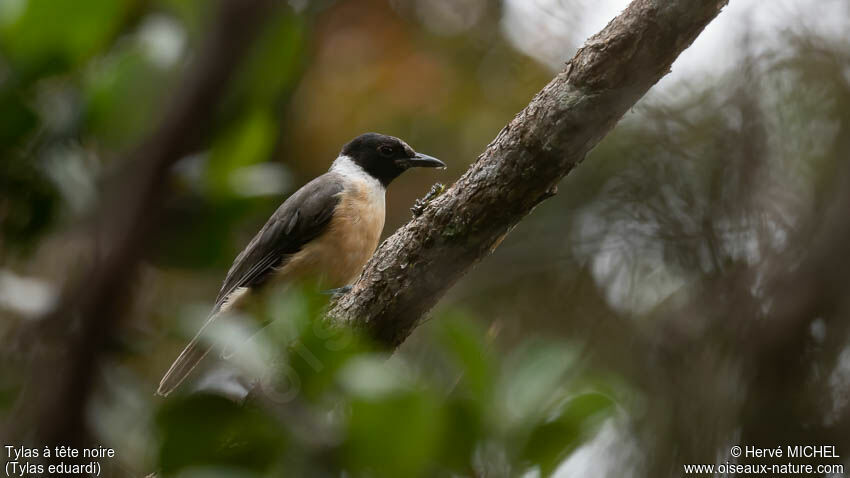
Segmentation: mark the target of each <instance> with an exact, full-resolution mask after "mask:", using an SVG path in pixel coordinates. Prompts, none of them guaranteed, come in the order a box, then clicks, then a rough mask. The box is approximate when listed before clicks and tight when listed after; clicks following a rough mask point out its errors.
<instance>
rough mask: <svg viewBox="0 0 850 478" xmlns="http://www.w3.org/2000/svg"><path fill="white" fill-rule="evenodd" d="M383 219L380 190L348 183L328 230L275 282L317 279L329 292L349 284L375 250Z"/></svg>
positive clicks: (294, 258) (355, 181) (361, 182)
mask: <svg viewBox="0 0 850 478" xmlns="http://www.w3.org/2000/svg"><path fill="white" fill-rule="evenodd" d="M384 216H385V204H384V190H383V188H382V187H376V186H375V185H374V184H372V182H370V181H367V180H362V179H359V178H357V179H348V180H347V181H346V184H345V191H344V192H343V193H341V195H340V202H339V204H337V207H336V209H335V211H334V215H333V218H332V219H331V222H330V224H329V225H328V228H327V229H326V230H325V231H324V232H323V233H322V234H321V235H320V236H319V237H318V238H316V239H314V240H313V241H311V242H310V243H309V244H307V245H306V246H304V247H303V248H302V249H301V251H299V252H298V253H296V254H295V255H293V256H292V258H290V260H289V261H288V262H287V263H286V265H284V266H283V267H282V268H281V270H280V272H279V274H278V278H279V279H283V280H291V279H293V278H296V277H301V276H305V275H309V276H314V277H320V278H321V279H322V282H323V284H324V285H325V286H327V287H329V288H336V287H342V286H344V285H347V284H351V283H352V282H354V280H355V279H357V276H358V274H360V271H361V270H362V269H363V266H364V265H365V264H366V262H367V261H368V260H369V258H370V257H372V254H373V253H374V252H375V249H376V248H377V247H378V241H379V239H380V238H381V231H383V229H384Z"/></svg>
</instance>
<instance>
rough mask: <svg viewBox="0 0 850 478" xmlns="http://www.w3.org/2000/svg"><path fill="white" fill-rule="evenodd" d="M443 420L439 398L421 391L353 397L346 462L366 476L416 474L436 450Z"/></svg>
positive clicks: (422, 472) (424, 469)
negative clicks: (373, 396) (371, 397)
mask: <svg viewBox="0 0 850 478" xmlns="http://www.w3.org/2000/svg"><path fill="white" fill-rule="evenodd" d="M444 420H445V417H444V414H443V410H442V408H441V407H440V403H439V399H438V397H435V396H433V395H431V394H430V393H427V392H426V391H419V390H409V391H406V392H399V393H392V394H389V395H386V396H381V397H378V398H374V399H365V398H357V399H354V400H353V401H352V403H351V407H350V417H349V424H348V430H347V436H346V440H345V443H344V445H343V448H344V452H343V454H344V457H345V462H346V464H347V466H348V467H350V468H351V469H352V470H356V471H358V472H362V473H365V474H367V475H370V476H376V477H399V476H405V477H415V476H421V475H423V474H424V473H425V472H426V471H427V469H428V467H429V466H430V465H431V462H432V460H433V459H434V455H435V453H436V451H437V450H438V447H439V445H440V439H441V437H442V435H443V427H444Z"/></svg>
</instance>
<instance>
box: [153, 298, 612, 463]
mask: <svg viewBox="0 0 850 478" xmlns="http://www.w3.org/2000/svg"><path fill="white" fill-rule="evenodd" d="M313 290H314V287H313V286H311V285H310V284H307V285H305V286H304V287H301V288H298V289H295V290H289V291H287V292H283V291H274V292H271V293H269V294H266V295H265V297H264V299H263V300H261V301H259V302H258V305H257V307H255V308H253V309H252V310H251V312H252V315H253V316H254V317H255V318H257V319H258V320H259V323H260V324H263V323H267V321H268V320H269V319H271V318H272V317H277V318H279V319H278V320H276V321H274V322H271V323H270V324H269V325H267V326H266V327H265V328H264V329H262V330H259V329H257V330H256V331H255V332H251V333H250V334H253V335H254V338H253V339H252V341H253V344H252V346H251V350H271V351H273V352H272V355H274V356H275V357H276V358H272V359H269V358H268V357H265V358H264V360H262V362H263V363H267V364H269V363H270V364H274V365H273V366H272V367H271V369H269V370H266V371H265V372H261V374H262V375H264V376H265V377H266V379H265V380H264V383H267V385H264V386H263V387H262V388H261V389H262V390H263V391H262V392H260V395H258V396H259V397H265V398H257V397H258V396H255V397H253V398H251V397H249V399H248V402H247V403H246V404H245V405H242V406H239V405H234V404H232V403H230V402H228V401H226V400H223V399H219V398H215V397H211V396H206V395H200V396H189V397H176V398H174V399H172V400H171V401H170V402H169V403H167V404H166V405H165V406H164V407H163V408H162V410H161V411H160V412H159V419H158V424H159V427H160V430H161V433H160V434H161V436H162V437H163V438H162V441H161V444H160V452H159V460H160V465H159V466H160V468H161V469H162V470H163V471H164V472H166V473H174V472H177V471H179V470H182V469H211V468H210V467H222V466H227V467H230V468H233V469H234V470H238V471H239V472H240V473H241V472H245V471H251V472H257V473H261V474H262V475H263V476H275V473H279V472H280V470H284V472H285V473H287V474H290V473H295V471H294V470H298V474H304V475H309V476H313V475H316V474H321V473H330V474H333V475H336V474H339V473H340V472H343V471H345V472H347V473H349V474H351V476H372V477H397V476H408V477H416V476H434V475H443V474H446V473H455V474H467V473H469V472H470V471H471V470H475V471H476V472H477V473H479V474H488V473H492V472H494V470H491V469H490V468H489V467H490V466H491V465H489V464H488V463H487V458H485V460H484V462H483V463H482V462H481V460H476V456H479V455H481V454H482V453H484V454H485V456H489V455H487V453H493V450H497V451H498V454H500V455H501V456H504V457H507V459H508V466H509V467H510V469H511V470H512V471H511V474H519V473H522V472H524V471H526V470H529V469H534V468H536V469H539V470H541V471H542V472H543V474H544V475H548V474H550V473H551V472H552V471H553V470H554V468H555V467H556V466H557V464H558V463H560V462H561V461H562V460H563V459H564V458H565V457H566V456H567V455H568V454H569V453H570V452H571V451H572V450H573V449H575V448H576V447H577V446H579V445H580V444H581V443H583V442H584V441H585V440H587V439H589V438H590V437H592V436H593V431H594V430H595V429H596V426H597V425H598V424H599V423H600V421H601V420H600V419H601V418H605V417H608V416H610V415H611V413H612V411H613V401H612V399H611V398H610V397H609V396H607V395H604V394H602V393H600V392H594V391H592V390H589V389H588V386H587V382H586V381H580V380H578V378H579V377H580V376H581V374H580V373H578V371H577V370H575V368H574V367H575V366H576V363H575V361H574V357H575V353H574V352H573V351H572V349H571V348H570V347H569V346H567V345H565V344H561V343H558V342H551V341H546V342H541V341H535V342H530V343H528V344H526V345H525V346H523V347H520V348H519V349H518V350H517V352H516V353H514V354H512V355H510V356H507V357H504V358H502V359H498V358H497V357H496V356H495V355H494V354H493V353H492V351H491V347H492V345H488V343H487V340H486V338H485V334H484V331H483V330H482V329H481V328H480V327H479V326H478V325H477V324H476V321H475V320H473V319H472V318H470V316H469V315H468V314H463V313H459V312H451V313H448V314H445V315H444V316H442V317H440V318H438V319H437V320H435V321H434V322H432V323H431V324H430V326H429V330H430V331H431V333H430V334H429V336H430V337H431V338H430V339H429V340H430V341H431V342H432V343H431V344H430V347H431V349H432V350H433V351H434V353H435V354H437V355H439V356H441V357H442V359H440V360H439V362H440V363H442V364H443V365H441V367H443V373H442V374H441V375H440V376H435V375H433V374H428V373H426V371H425V370H422V369H417V368H415V367H413V366H411V364H409V363H407V362H406V361H405V360H403V359H401V358H399V357H394V358H389V357H387V356H386V355H385V353H383V352H381V351H380V350H379V349H375V348H374V347H373V346H370V345H369V343H368V341H365V340H363V339H362V338H359V337H358V334H357V333H356V332H354V331H351V330H347V329H344V328H339V327H329V326H328V325H326V324H325V323H324V322H322V321H318V320H315V318H316V317H320V316H321V312H322V310H323V307H324V305H325V302H326V300H327V296H324V295H322V294H317V293H315V292H312V291H313ZM275 350H277V351H278V352H274V351H275ZM281 351H282V352H281ZM236 361H237V362H238V361H239V360H236ZM246 370H248V369H246ZM269 377H271V378H269ZM293 392H295V393H293ZM293 414H295V415H293ZM280 417H286V418H283V419H281V418H280ZM304 430H309V432H308V433H307V435H306V436H305V434H304V433H305V432H304ZM485 449H486V450H489V451H486V452H485V451H484V450H485Z"/></svg>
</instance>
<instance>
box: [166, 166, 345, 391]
mask: <svg viewBox="0 0 850 478" xmlns="http://www.w3.org/2000/svg"><path fill="white" fill-rule="evenodd" d="M342 190H343V184H342V182H341V181H340V180H339V179H338V178H337V177H335V176H334V175H332V173H328V174H325V175H323V176H319V177H318V178H316V179H314V180H313V181H310V182H309V183H307V184H306V185H304V187H302V188H301V189H299V190H298V191H296V192H295V194H293V195H292V196H290V197H289V198H288V199H287V200H286V201H284V203H283V204H281V205H280V207H279V208H278V209H277V211H275V212H274V214H272V216H271V217H270V218H269V220H268V222H266V224H265V225H264V226H263V228H262V229H260V232H258V233H257V235H256V236H254V238H253V239H251V242H250V243H248V246H247V247H246V248H245V249H244V250H243V251H242V252H241V253H240V254H239V255H238V256H237V257H236V260H235V261H233V265H232V266H231V267H230V270H229V271H228V272H227V276H226V277H225V279H224V284H223V285H222V286H221V290H220V291H219V293H218V297H216V301H215V306H214V307H213V310H212V312H211V313H210V316H209V318H208V319H207V322H206V323H205V324H204V326H203V327H201V330H200V331H198V333H197V335H195V337H194V338H193V339H192V340H191V341H190V342H189V344H188V345H186V348H185V349H183V351H182V352H181V353H180V355H179V356H178V357H177V359H176V360H175V361H174V363H173V364H172V365H171V368H169V369H168V371H167V372H166V373H165V375H164V376H163V377H162V381H161V382H160V384H159V388H158V390H157V393H159V394H160V395H168V394H169V393H170V392H171V391H173V390H174V389H175V388H176V387H177V386H178V385H180V383H181V382H183V380H184V379H185V378H186V376H187V375H188V374H189V372H191V371H192V369H194V368H195V366H196V365H197V364H198V362H200V361H201V360H202V359H203V358H204V357H205V356H206V355H207V353H209V350H210V346H209V344H207V343H205V342H204V341H202V340H201V337H202V336H203V335H204V334H205V332H206V330H207V328H208V327H210V326H211V325H212V324H213V323H214V322H215V319H216V317H217V315H218V312H219V311H220V310H221V307H222V305H223V304H224V302H225V301H226V300H227V298H228V297H229V296H230V294H232V293H233V292H234V291H236V290H237V289H239V288H240V287H249V288H250V287H255V286H258V285H260V284H262V282H263V281H264V280H266V279H267V278H268V274H270V273H271V272H273V271H274V269H275V268H278V267H281V266H283V265H284V264H285V263H286V261H287V260H288V259H289V257H290V256H291V255H292V254H295V253H296V252H298V251H299V250H301V248H302V247H303V246H304V245H305V244H307V243H308V242H310V241H311V240H313V239H315V238H316V237H318V236H319V235H320V234H321V233H322V232H324V230H325V229H326V228H327V226H328V224H329V223H330V221H331V218H332V217H333V211H334V209H335V208H336V205H337V204H338V203H339V193H341V192H342Z"/></svg>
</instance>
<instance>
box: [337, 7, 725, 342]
mask: <svg viewBox="0 0 850 478" xmlns="http://www.w3.org/2000/svg"><path fill="white" fill-rule="evenodd" d="M727 2H728V0H634V1H633V2H632V3H631V4H630V5H629V7H628V8H627V9H626V10H625V11H623V13H621V14H620V15H619V16H618V17H617V18H615V19H614V20H613V21H611V23H609V24H608V26H606V27H605V28H604V29H603V30H602V31H601V32H599V33H597V34H596V35H594V36H593V37H591V38H590V39H589V40H588V41H587V42H586V43H585V45H584V46H583V47H582V48H580V49H579V50H578V52H577V53H576V55H575V56H574V57H573V59H572V60H570V62H569V63H567V66H566V68H565V69H564V71H562V72H561V73H560V74H559V75H558V76H556V77H555V78H554V79H553V80H552V81H551V82H550V83H549V84H548V85H546V87H545V88H543V90H541V91H540V92H539V93H538V94H537V95H536V96H535V97H534V98H533V99H532V100H531V103H529V105H528V106H527V107H526V108H525V109H524V110H522V111H521V112H520V113H519V114H518V115H517V116H516V117H515V118H514V119H513V120H512V121H511V122H510V123H509V124H508V125H507V126H505V127H504V128H503V129H502V131H501V132H500V133H499V135H498V136H497V137H496V139H495V140H493V142H491V143H490V145H489V146H488V147H487V149H486V150H485V151H484V153H483V154H482V155H481V156H479V157H478V159H477V160H476V161H475V162H474V163H473V164H472V166H470V168H469V170H467V171H466V173H465V174H464V175H463V176H462V177H461V178H460V179H459V180H458V181H457V182H456V183H455V184H454V185H453V186H452V187H451V188H449V189H448V190H447V191H446V192H445V193H444V194H443V195H441V196H439V197H437V198H436V199H434V200H433V201H431V202H430V203H429V204H428V206H427V207H426V208H425V210H424V211H423V213H422V214H421V215H420V216H418V217H416V218H415V219H413V220H412V221H410V222H409V223H407V224H406V225H405V226H403V227H402V228H400V229H399V230H398V231H397V232H396V233H395V234H393V235H392V236H391V237H390V238H388V239H387V240H386V241H385V242H384V243H383V244H382V245H381V247H379V248H378V251H377V252H376V253H375V255H374V256H373V257H372V259H371V260H370V261H369V263H368V264H367V265H366V269H365V270H364V272H363V274H361V276H360V279H359V280H358V281H357V283H356V284H355V285H354V287H353V289H352V290H351V292H349V293H348V294H346V295H344V296H342V297H340V298H339V299H338V300H337V301H336V303H335V304H334V305H333V306H332V307H331V309H330V311H329V313H328V316H329V318H330V320H332V321H334V322H335V323H347V324H349V325H351V326H353V327H357V328H361V329H365V331H366V332H367V333H369V334H370V335H371V336H372V337H374V338H375V339H377V340H378V341H379V342H381V343H382V344H384V345H386V346H388V347H395V346H398V345H399V344H400V343H401V342H403V341H404V340H405V339H406V338H407V336H408V335H409V334H410V333H411V331H412V330H413V329H414V328H415V327H416V325H417V324H418V322H419V320H420V318H421V317H422V316H423V315H424V314H425V313H427V311H428V310H430V309H431V307H433V306H434V304H435V303H436V302H437V301H438V300H439V298H440V297H441V296H442V295H443V294H444V293H445V292H446V291H447V290H448V289H449V288H450V287H451V286H452V285H453V284H454V283H455V282H456V281H457V280H458V279H459V278H460V277H461V276H462V275H463V274H464V273H465V272H466V271H467V270H469V268H470V267H472V266H473V265H474V264H475V263H476V262H478V261H479V260H481V259H482V258H484V257H486V256H487V255H489V254H490V253H492V252H493V250H495V248H496V247H498V245H499V243H500V242H501V241H502V240H503V239H504V237H505V236H506V235H507V234H508V232H510V230H511V229H512V228H513V227H514V226H516V224H517V223H518V222H519V221H520V220H521V219H522V218H523V217H525V216H526V215H527V214H529V213H530V212H531V211H532V209H534V207H535V206H536V205H537V204H539V203H540V202H542V201H543V200H545V199H546V198H548V197H550V196H551V195H553V194H554V193H555V192H556V185H557V184H558V182H559V181H560V180H561V179H562V178H563V177H564V176H565V175H566V174H567V173H569V172H570V171H571V170H572V169H573V168H574V167H575V166H576V165H577V164H579V163H580V162H581V161H582V160H583V159H584V157H585V155H586V154H587V153H588V152H589V151H590V150H591V149H592V148H593V147H594V146H595V145H596V144H597V143H598V142H599V141H600V140H601V139H602V138H603V137H604V136H605V135H606V134H607V133H608V132H609V131H610V130H611V129H612V128H613V127H614V125H615V124H616V123H617V122H618V121H619V120H620V118H621V117H622V116H623V115H624V114H625V113H626V111H627V110H628V109H629V108H631V107H632V106H633V105H634V104H635V103H636V102H637V101H638V100H639V99H640V98H641V97H642V96H643V95H644V94H645V93H646V92H647V90H649V88H650V87H651V86H652V85H654V84H655V83H656V82H657V81H658V80H659V79H660V78H661V77H662V76H664V75H665V74H666V73H667V72H669V71H670V66H671V65H672V63H673V61H674V60H675V59H676V57H678V55H679V54H680V53H681V52H682V51H683V50H684V49H685V48H687V47H688V46H689V45H690V44H691V43H692V42H693V41H694V39H695V38H696V37H697V35H698V34H699V33H700V32H701V31H702V29H703V28H704V27H705V26H706V25H707V24H708V23H709V22H710V21H711V20H712V19H713V18H714V17H715V16H717V14H718V13H719V12H720V10H721V9H722V7H723V6H725V5H726V3H727Z"/></svg>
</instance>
